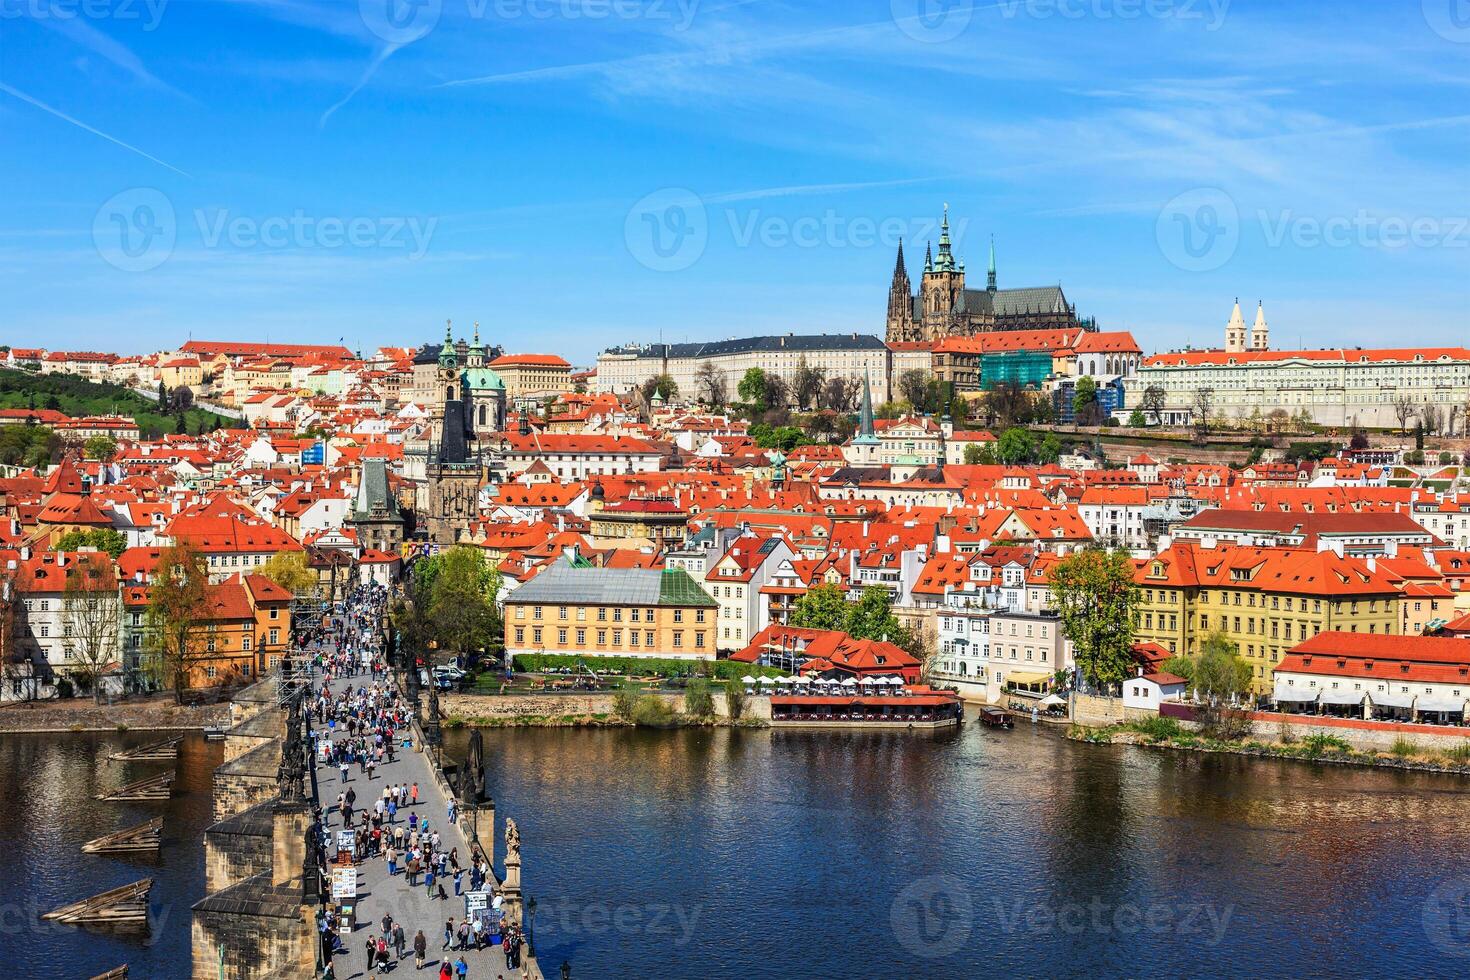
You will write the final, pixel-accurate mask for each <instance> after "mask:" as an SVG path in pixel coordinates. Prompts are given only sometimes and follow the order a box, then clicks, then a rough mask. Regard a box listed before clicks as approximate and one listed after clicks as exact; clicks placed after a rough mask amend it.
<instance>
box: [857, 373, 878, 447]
mask: <svg viewBox="0 0 1470 980" xmlns="http://www.w3.org/2000/svg"><path fill="white" fill-rule="evenodd" d="M853 441H854V442H856V443H859V444H862V445H871V444H873V443H875V442H877V441H878V437H877V435H875V429H874V426H873V387H872V385H871V384H869V383H868V372H866V371H864V372H863V407H862V410H861V411H860V412H858V434H857V438H856V439H854V440H853Z"/></svg>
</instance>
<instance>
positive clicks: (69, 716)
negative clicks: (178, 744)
mask: <svg viewBox="0 0 1470 980" xmlns="http://www.w3.org/2000/svg"><path fill="white" fill-rule="evenodd" d="M229 723H230V707H229V705H228V704H204V705H199V704H183V705H180V704H175V703H174V698H173V695H172V694H163V695H157V696H154V697H150V698H133V699H129V700H127V701H118V702H116V703H115V704H105V703H104V704H97V703H95V702H93V701H92V700H91V699H90V698H67V699H65V700H48V701H17V702H13V703H9V704H6V705H3V706H0V732H8V733H16V734H19V733H21V732H32V733H36V734H47V733H56V732H125V731H139V732H189V731H200V730H202V729H204V728H206V727H208V726H210V725H228V724H229Z"/></svg>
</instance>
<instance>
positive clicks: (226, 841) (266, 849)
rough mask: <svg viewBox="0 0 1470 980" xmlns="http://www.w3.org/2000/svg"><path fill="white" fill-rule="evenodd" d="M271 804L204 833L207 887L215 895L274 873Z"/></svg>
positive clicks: (205, 882)
mask: <svg viewBox="0 0 1470 980" xmlns="http://www.w3.org/2000/svg"><path fill="white" fill-rule="evenodd" d="M272 829H273V826H272V820H271V804H270V803H263V804H261V805H259V806H255V807H251V808H250V809H248V810H246V811H245V812H243V813H239V814H236V815H234V816H232V817H227V818H226V819H224V820H221V821H220V822H219V823H217V824H214V825H213V826H211V827H209V828H208V829H207V830H205V831H204V887H205V889H206V891H207V892H209V893H213V892H217V891H220V890H222V889H225V888H228V887H230V886H231V885H234V884H238V883H239V882H241V881H244V880H245V879H246V878H249V877H251V876H252V875H257V874H260V873H261V872H262V871H270V870H271V833H272Z"/></svg>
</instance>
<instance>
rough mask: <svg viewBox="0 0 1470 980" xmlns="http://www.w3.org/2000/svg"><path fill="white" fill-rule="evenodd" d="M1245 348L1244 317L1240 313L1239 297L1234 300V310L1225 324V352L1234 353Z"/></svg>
mask: <svg viewBox="0 0 1470 980" xmlns="http://www.w3.org/2000/svg"><path fill="white" fill-rule="evenodd" d="M1243 350H1245V317H1243V316H1241V313H1240V299H1239V297H1237V298H1236V300H1235V310H1234V312H1232V313H1231V314H1230V322H1229V323H1227V324H1225V353H1227V354H1235V353H1239V352H1240V351H1243Z"/></svg>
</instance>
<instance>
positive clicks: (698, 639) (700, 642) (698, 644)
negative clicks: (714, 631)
mask: <svg viewBox="0 0 1470 980" xmlns="http://www.w3.org/2000/svg"><path fill="white" fill-rule="evenodd" d="M694 646H695V648H696V649H699V650H703V649H704V630H697V631H696V632H695V634H694Z"/></svg>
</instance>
